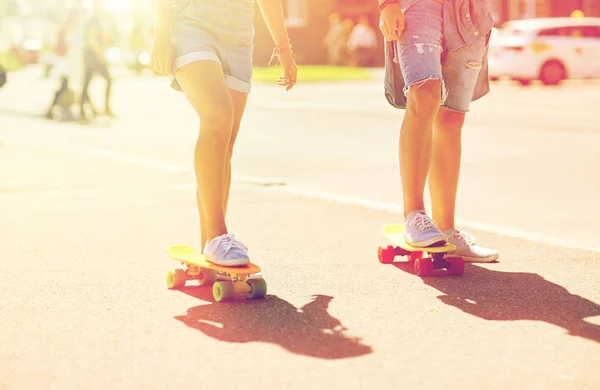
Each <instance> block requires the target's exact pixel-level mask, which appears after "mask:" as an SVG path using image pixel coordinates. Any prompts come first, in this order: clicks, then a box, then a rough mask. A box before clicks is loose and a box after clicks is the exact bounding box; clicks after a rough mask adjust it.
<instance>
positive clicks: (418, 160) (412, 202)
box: [399, 80, 442, 217]
mask: <svg viewBox="0 0 600 390" xmlns="http://www.w3.org/2000/svg"><path fill="white" fill-rule="evenodd" d="M441 94H442V87H441V82H440V81H439V80H427V81H425V82H421V83H416V84H413V85H412V86H411V87H410V90H409V92H408V102H407V106H406V113H405V116H404V120H403V122H402V128H401V131H400V156H399V158H400V176H401V179H402V195H403V198H404V216H405V217H406V216H407V215H408V214H410V213H411V212H413V211H416V210H424V209H425V202H424V200H423V193H424V191H425V182H426V181H427V174H428V172H429V165H430V160H431V142H432V129H433V120H434V118H435V116H436V114H437V112H438V109H439V105H440V98H441Z"/></svg>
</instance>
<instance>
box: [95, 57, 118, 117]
mask: <svg viewBox="0 0 600 390" xmlns="http://www.w3.org/2000/svg"><path fill="white" fill-rule="evenodd" d="M97 72H98V74H100V76H102V78H103V79H104V80H105V81H106V91H105V95H104V113H105V114H106V115H109V116H113V115H114V114H113V112H112V110H111V107H110V91H111V88H112V77H111V75H110V72H109V71H108V68H107V66H106V65H105V64H98V69H97Z"/></svg>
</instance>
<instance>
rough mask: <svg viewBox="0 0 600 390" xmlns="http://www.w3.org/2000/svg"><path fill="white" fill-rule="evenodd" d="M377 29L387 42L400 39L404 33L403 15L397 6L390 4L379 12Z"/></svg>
mask: <svg viewBox="0 0 600 390" xmlns="http://www.w3.org/2000/svg"><path fill="white" fill-rule="evenodd" d="M379 29H380V30H381V32H382V33H383V36H384V37H385V39H386V40H388V41H396V40H398V39H400V35H402V31H404V14H403V13H402V8H400V6H399V5H398V4H390V5H388V6H387V7H385V8H384V9H382V10H381V15H380V16H379Z"/></svg>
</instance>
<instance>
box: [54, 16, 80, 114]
mask: <svg viewBox="0 0 600 390" xmlns="http://www.w3.org/2000/svg"><path fill="white" fill-rule="evenodd" d="M83 15H84V11H83V10H82V9H81V8H72V9H71V10H70V11H69V12H68V14H67V17H66V20H65V21H64V22H63V23H61V24H59V26H58V29H57V36H56V42H55V45H54V55H55V60H54V66H53V68H52V71H51V74H54V75H56V76H57V78H58V80H59V87H58V89H57V90H56V92H55V93H54V98H53V99H52V102H51V103H50V107H48V110H47V111H46V115H45V117H46V118H48V119H53V118H54V108H55V107H56V106H57V105H58V106H61V107H63V112H62V114H61V117H62V119H70V118H71V115H72V114H71V111H70V106H71V105H72V104H73V103H74V102H75V100H76V99H75V93H74V91H73V89H74V85H78V84H79V83H77V82H76V83H73V80H80V77H81V73H82V72H81V68H82V61H83V52H82V48H81V44H80V43H79V42H78V40H79V39H80V34H81V30H80V28H81V20H82V18H83Z"/></svg>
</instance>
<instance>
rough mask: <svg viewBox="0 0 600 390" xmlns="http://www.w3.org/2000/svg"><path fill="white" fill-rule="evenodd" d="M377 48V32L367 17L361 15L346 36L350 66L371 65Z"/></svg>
mask: <svg viewBox="0 0 600 390" xmlns="http://www.w3.org/2000/svg"><path fill="white" fill-rule="evenodd" d="M376 50H377V33H376V32H375V29H374V28H373V27H372V26H371V24H370V23H369V18H368V17H366V16H361V17H360V18H359V19H358V23H357V24H356V26H354V28H353V29H352V33H351V34H350V37H349V38H348V54H349V64H350V66H372V65H373V61H374V59H375V52H376Z"/></svg>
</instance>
